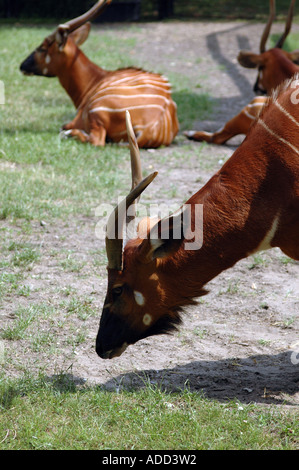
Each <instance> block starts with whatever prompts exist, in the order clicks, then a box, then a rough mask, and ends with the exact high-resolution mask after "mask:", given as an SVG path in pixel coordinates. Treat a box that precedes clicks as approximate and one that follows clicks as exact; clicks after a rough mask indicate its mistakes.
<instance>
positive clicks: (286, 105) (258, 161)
mask: <svg viewBox="0 0 299 470" xmlns="http://www.w3.org/2000/svg"><path fill="white" fill-rule="evenodd" d="M298 128H299V76H295V77H294V79H292V80H290V81H288V82H287V83H285V84H284V85H283V86H281V88H280V89H279V90H278V91H277V92H276V93H275V94H274V95H273V96H272V97H271V98H269V99H268V102H267V104H266V105H265V106H264V109H263V111H262V113H261V115H260V117H259V118H258V120H257V121H256V122H255V124H254V125H253V126H252V127H251V130H250V132H249V134H248V136H247V137H246V138H245V140H244V141H243V143H242V144H241V145H240V147H238V149H237V150H236V151H235V152H234V154H233V155H232V157H231V158H230V159H229V160H228V161H227V162H226V163H225V164H224V165H223V167H222V168H221V169H220V170H219V171H218V172H217V173H216V174H215V175H214V176H213V177H212V178H211V179H210V180H209V181H208V182H207V183H206V185H205V186H204V187H203V188H201V189H200V190H199V191H198V192H197V193H196V194H194V195H193V196H192V197H191V198H190V199H189V200H188V201H187V202H186V204H185V205H184V206H183V210H182V211H181V212H180V213H179V214H176V215H174V216H172V217H168V218H163V219H161V220H159V221H158V222H155V223H154V225H153V224H152V226H151V225H150V224H149V223H147V220H145V223H144V222H143V221H141V222H142V223H141V228H140V229H139V231H138V236H137V238H135V239H131V240H129V241H128V242H127V244H126V245H125V248H124V250H123V249H122V235H121V234H122V227H123V219H124V216H123V217H121V216H120V214H121V212H122V213H124V211H121V210H120V209H121V208H120V206H117V207H116V209H115V211H114V212H113V213H112V214H111V216H110V218H109V220H108V224H107V232H106V249H107V257H108V289H107V295H106V299H105V304H104V307H103V312H102V317H101V320H100V327H99V331H98V335H97V339H96V351H97V353H98V355H99V356H100V357H102V358H112V357H115V356H118V355H120V354H121V353H122V352H123V351H124V350H125V349H126V347H127V346H128V345H130V344H133V343H135V342H136V341H138V340H140V339H142V338H146V337H148V336H150V335H156V334H162V333H167V332H170V331H172V330H173V329H175V328H176V326H177V325H178V324H179V323H180V321H181V318H180V312H181V310H182V308H183V307H184V306H186V305H188V304H192V303H194V299H195V298H196V297H198V296H201V295H203V294H204V293H205V292H206V291H205V290H204V286H205V284H207V283H208V282H209V281H210V280H211V279H213V278H214V277H216V276H217V275H218V274H220V273H221V272H222V271H224V270H226V269H228V268H230V267H232V266H233V265H234V264H235V263H236V262H237V261H239V260H241V259H242V258H246V257H247V256H249V255H251V254H252V253H255V252H258V251H260V250H265V249H269V248H272V247H279V248H280V249H281V250H282V251H283V252H284V253H285V254H286V255H287V256H289V257H291V258H293V259H295V260H299V132H298ZM132 138H133V137H132ZM134 151H135V152H136V151H137V147H136V144H135V148H134V147H132V153H134ZM155 175H156V174H155V173H154V174H152V175H150V176H149V177H147V178H146V179H145V180H143V181H142V182H141V183H140V184H139V185H138V186H137V187H135V188H134V189H133V190H132V191H131V192H130V194H129V195H128V196H127V198H126V206H127V207H128V206H130V204H132V203H133V201H134V200H135V199H136V198H137V197H139V196H140V194H141V192H142V191H143V190H144V189H145V187H146V186H147V185H148V184H149V183H150V182H151V181H152V180H153V178H154V177H155ZM199 205H202V207H203V224H202V225H201V224H200V220H199V218H200V214H201V213H200V211H199V212H198V211H196V208H197V207H198V206H199ZM186 208H188V209H189V213H190V214H191V217H190V219H188V218H185V217H184V213H185V212H186ZM198 214H199V216H198ZM190 221H191V224H190ZM114 225H117V228H118V231H117V232H116V233H117V234H118V236H117V237H115V239H112V238H113V237H111V234H113V230H112V228H113V226H114ZM165 225H166V226H167V225H169V227H170V228H169V231H168V235H169V236H168V238H167V237H165V236H164V235H163V234H164V233H165ZM174 232H176V234H177V236H176V237H174V236H172V234H173V233H174ZM178 234H179V235H178ZM190 234H191V235H190ZM153 235H155V237H154V236H153ZM193 238H194V239H197V240H202V243H199V244H198V249H194V248H192V249H189V246H190V240H191V242H192V239H193ZM187 243H188V245H187ZM195 248H196V247H195Z"/></svg>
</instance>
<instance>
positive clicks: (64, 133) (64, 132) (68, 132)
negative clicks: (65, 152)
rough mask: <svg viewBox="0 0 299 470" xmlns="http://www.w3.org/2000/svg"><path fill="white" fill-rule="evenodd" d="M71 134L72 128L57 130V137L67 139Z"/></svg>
mask: <svg viewBox="0 0 299 470" xmlns="http://www.w3.org/2000/svg"><path fill="white" fill-rule="evenodd" d="M71 134H72V130H71V129H69V130H62V131H60V132H59V137H60V138H61V139H67V138H68V137H70V136H71Z"/></svg>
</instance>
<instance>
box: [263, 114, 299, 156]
mask: <svg viewBox="0 0 299 470" xmlns="http://www.w3.org/2000/svg"><path fill="white" fill-rule="evenodd" d="M258 123H259V124H261V125H262V126H263V128H264V129H266V131H268V132H269V133H270V134H271V135H272V136H273V137H276V139H278V140H279V141H280V142H282V143H283V144H285V145H287V146H288V147H290V148H291V149H292V150H293V151H294V152H296V153H297V154H298V155H299V150H298V149H297V148H296V147H295V146H294V145H292V144H291V143H290V142H288V141H287V140H285V139H284V138H283V137H280V136H279V135H278V134H276V132H274V131H272V129H270V127H268V126H267V124H266V123H265V122H264V121H263V120H262V119H259V120H258Z"/></svg>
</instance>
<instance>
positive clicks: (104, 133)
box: [20, 0, 178, 147]
mask: <svg viewBox="0 0 299 470" xmlns="http://www.w3.org/2000/svg"><path fill="white" fill-rule="evenodd" d="M110 3H111V0H100V1H98V2H97V3H96V4H95V5H94V6H93V7H92V8H91V9H90V10H89V11H87V12H86V13H85V14H84V15H82V16H79V17H78V18H75V19H73V20H71V21H68V22H67V23H65V24H60V25H59V26H58V27H57V29H56V30H55V31H54V32H53V33H52V34H50V35H49V36H48V37H46V38H45V39H44V41H43V42H42V44H41V45H40V46H39V47H38V48H37V49H36V50H35V51H34V52H32V54H30V55H29V56H28V57H27V59H25V60H24V62H23V63H22V64H21V67H20V68H21V71H22V72H23V73H24V74H27V75H41V76H44V77H58V79H59V81H60V83H61V85H62V86H63V88H64V89H65V90H66V92H67V93H68V95H69V96H70V98H71V99H72V101H73V103H74V105H75V107H76V109H77V114H76V117H75V118H74V119H73V121H71V122H69V123H68V124H65V125H64V126H63V134H64V135H67V136H71V137H74V138H77V139H79V140H80V141H81V142H90V143H91V144H93V145H96V146H103V145H105V142H106V139H107V140H110V141H112V142H120V141H122V140H125V141H126V138H127V133H126V125H125V111H126V109H128V110H130V113H131V116H132V121H133V128H134V132H135V133H136V135H137V141H138V144H139V146H140V147H158V146H160V145H169V144H171V142H172V141H173V139H174V137H175V136H176V134H177V132H178V120H177V111H176V104H175V103H174V101H173V100H172V98H171V86H170V84H169V82H168V80H167V79H166V78H165V77H163V76H161V75H159V74H155V73H149V72H146V71H144V70H141V69H137V68H134V67H129V68H124V69H119V70H115V71H107V70H104V69H102V68H100V67H98V66H97V65H96V64H94V63H93V62H91V61H90V60H89V59H88V58H87V57H86V55H85V54H84V53H83V52H82V50H81V49H80V48H79V47H78V46H80V45H81V44H82V43H83V42H84V41H85V40H86V39H87V37H88V34H89V31H90V23H89V22H88V21H89V20H91V19H93V18H94V17H95V16H96V15H98V14H99V13H100V12H101V11H102V10H103V8H104V7H105V6H106V5H109V4H110Z"/></svg>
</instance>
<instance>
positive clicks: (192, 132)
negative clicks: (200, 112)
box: [183, 131, 196, 139]
mask: <svg viewBox="0 0 299 470" xmlns="http://www.w3.org/2000/svg"><path fill="white" fill-rule="evenodd" d="M183 134H184V135H185V136H186V137H187V138H188V139H192V138H193V136H194V134H196V131H184V132H183Z"/></svg>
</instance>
